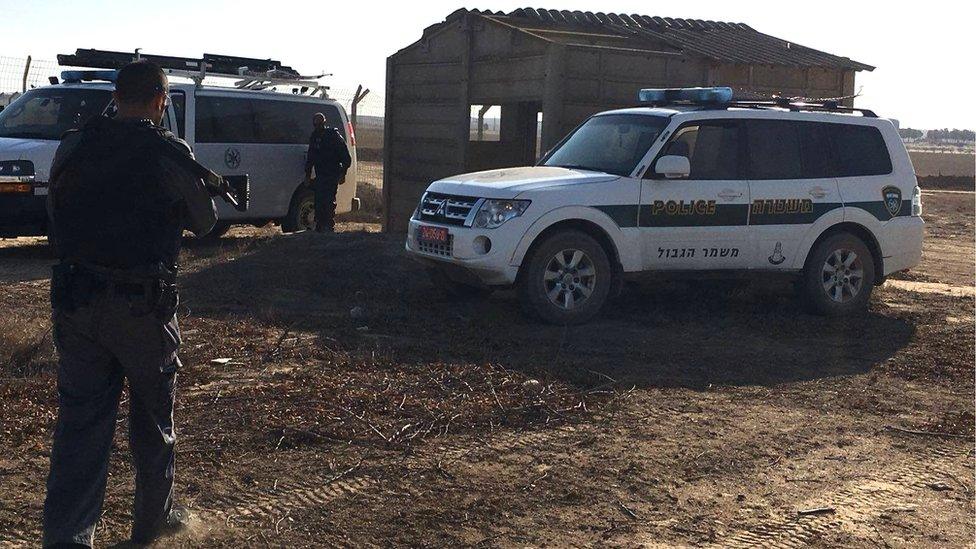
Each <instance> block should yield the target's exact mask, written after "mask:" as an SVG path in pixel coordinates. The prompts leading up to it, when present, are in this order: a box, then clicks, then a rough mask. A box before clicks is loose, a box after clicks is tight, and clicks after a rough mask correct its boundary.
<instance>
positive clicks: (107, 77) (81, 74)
mask: <svg viewBox="0 0 976 549" xmlns="http://www.w3.org/2000/svg"><path fill="white" fill-rule="evenodd" d="M118 74H119V71H116V70H102V71H64V72H62V73H61V80H63V81H65V82H68V83H78V82H91V81H94V80H101V81H104V82H115V78H116V77H117V76H118Z"/></svg>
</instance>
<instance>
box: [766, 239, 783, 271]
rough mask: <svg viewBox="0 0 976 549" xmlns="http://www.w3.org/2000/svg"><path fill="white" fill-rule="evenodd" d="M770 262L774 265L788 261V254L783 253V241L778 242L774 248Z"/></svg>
mask: <svg viewBox="0 0 976 549" xmlns="http://www.w3.org/2000/svg"><path fill="white" fill-rule="evenodd" d="M767 259H769V263H770V264H772V265H780V264H781V263H783V262H784V261H786V256H784V255H783V243H782V242H777V243H776V246H775V247H774V248H773V255H771V256H769V257H768V258H767Z"/></svg>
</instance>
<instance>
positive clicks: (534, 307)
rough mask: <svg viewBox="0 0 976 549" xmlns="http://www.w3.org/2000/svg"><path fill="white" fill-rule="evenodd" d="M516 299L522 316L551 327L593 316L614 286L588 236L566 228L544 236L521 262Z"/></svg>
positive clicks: (603, 253) (606, 261)
mask: <svg viewBox="0 0 976 549" xmlns="http://www.w3.org/2000/svg"><path fill="white" fill-rule="evenodd" d="M523 269H524V270H523V272H521V273H520V274H519V284H518V290H519V298H520V301H521V303H522V306H523V308H524V309H525V310H526V312H528V313H530V314H532V315H535V316H537V317H539V318H541V319H542V320H544V321H546V322H549V323H552V324H560V325H566V324H581V323H584V322H587V321H589V320H590V319H592V318H593V317H594V316H596V315H597V314H598V313H599V312H600V310H601V309H602V308H603V305H604V303H606V301H607V297H608V295H609V294H610V291H611V289H612V287H613V280H614V276H613V270H612V269H611V267H610V261H609V259H608V258H607V253H606V251H605V250H604V249H603V247H602V246H601V245H600V243H599V242H597V241H596V240H595V239H593V237H591V236H590V235H588V234H586V233H582V232H580V231H573V230H567V231H562V232H559V233H556V234H553V235H551V236H549V237H547V238H546V239H545V240H544V241H543V242H541V243H540V244H539V245H538V246H537V247H536V248H535V249H534V250H533V251H532V254H531V256H530V257H528V258H526V262H525V263H523Z"/></svg>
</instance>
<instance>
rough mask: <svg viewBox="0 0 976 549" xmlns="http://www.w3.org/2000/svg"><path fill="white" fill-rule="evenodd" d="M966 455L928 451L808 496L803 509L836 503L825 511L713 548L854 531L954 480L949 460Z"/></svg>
mask: <svg viewBox="0 0 976 549" xmlns="http://www.w3.org/2000/svg"><path fill="white" fill-rule="evenodd" d="M960 458H962V459H967V458H968V452H958V451H953V450H952V449H950V448H948V447H938V448H934V449H932V450H930V453H929V455H927V456H912V457H910V458H909V459H908V460H907V461H905V462H902V464H901V465H899V466H896V467H894V468H890V469H886V470H885V471H883V472H881V473H880V474H875V475H872V476H870V477H867V478H861V479H858V480H856V481H852V482H849V483H847V484H846V485H845V486H844V487H843V488H842V489H840V490H839V491H837V492H835V493H833V494H825V495H823V496H820V497H817V498H815V499H811V500H808V501H807V502H806V504H805V505H803V506H801V507H804V508H817V507H825V506H829V507H833V508H834V509H835V512H834V513H832V514H824V515H807V516H796V515H795V516H786V517H777V518H773V519H771V520H769V521H767V522H764V523H761V524H759V525H758V526H755V527H752V528H750V529H748V530H744V531H740V532H737V533H735V534H733V535H731V536H730V537H728V538H726V539H724V540H722V541H720V542H717V543H715V544H712V545H711V546H709V547H715V548H720V547H722V548H733V549H740V548H741V549H746V548H752V547H768V548H777V549H778V548H792V547H800V546H803V545H805V544H807V543H808V542H810V541H811V540H812V539H815V538H818V537H822V536H824V535H825V534H827V533H829V532H830V531H831V530H835V529H838V528H843V529H845V530H848V531H856V530H857V529H858V528H859V527H860V526H862V525H863V524H864V523H865V522H866V521H867V520H868V519H871V518H874V517H877V516H879V515H880V514H881V513H882V512H883V511H885V510H886V509H891V508H895V507H899V506H904V505H907V504H910V503H913V502H916V501H917V500H918V499H919V497H920V495H921V492H920V490H921V489H927V488H928V485H929V484H931V483H934V482H945V483H951V482H952V480H953V478H954V477H953V475H952V473H951V472H950V471H949V469H950V467H951V462H952V461H954V460H956V459H960Z"/></svg>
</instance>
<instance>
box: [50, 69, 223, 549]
mask: <svg viewBox="0 0 976 549" xmlns="http://www.w3.org/2000/svg"><path fill="white" fill-rule="evenodd" d="M168 87H169V84H168V82H167V79H166V75H165V74H164V73H163V71H162V70H161V69H160V68H159V67H158V66H156V65H154V64H152V63H147V62H137V63H133V64H130V65H127V66H126V67H124V68H123V69H122V70H120V71H119V73H118V79H117V82H116V90H115V95H114V97H115V101H116V104H117V106H118V110H117V114H116V116H115V118H107V117H96V118H95V119H93V120H92V121H91V122H89V123H88V124H86V125H85V126H84V127H83V128H82V129H81V130H79V131H75V132H69V133H68V134H65V136H64V137H63V138H62V141H61V146H60V147H59V148H58V152H57V155H56V156H55V159H54V164H53V166H52V179H51V188H50V194H49V197H48V212H49V214H50V218H51V227H52V231H51V241H52V244H53V245H54V247H55V249H56V252H57V256H58V258H59V259H60V263H59V264H58V265H57V266H55V267H54V275H53V276H52V282H51V301H52V308H53V322H54V338H55V343H56V345H57V348H58V352H59V363H58V401H59V409H58V420H57V426H56V427H55V432H54V444H53V449H52V451H51V471H50V475H49V477H48V482H47V498H46V500H45V502H44V545H45V547H90V546H91V544H92V539H93V532H94V529H95V523H96V522H97V521H98V518H99V516H100V515H101V508H102V500H103V497H104V494H105V481H106V476H107V474H108V462H109V454H110V452H111V449H112V438H113V433H114V431H115V422H116V416H117V414H118V405H119V399H120V395H121V392H122V383H123V380H124V379H126V380H128V384H129V442H130V447H131V451H132V459H133V462H134V465H135V469H136V483H135V490H136V491H135V502H134V506H133V526H132V541H133V542H135V543H149V542H151V541H152V540H154V539H156V538H157V537H159V536H161V535H164V534H166V533H169V532H171V531H173V530H178V529H180V528H181V527H182V526H185V523H186V520H187V516H186V510H185V508H182V507H180V506H178V505H174V503H173V472H174V444H175V442H176V434H175V431H174V426H173V397H174V388H175V384H176V370H177V369H178V367H179V365H180V363H179V360H178V359H177V356H176V353H177V348H178V347H179V344H180V334H179V328H178V327H177V323H176V316H175V311H176V304H177V296H176V287H175V275H176V265H177V258H178V256H179V252H180V245H181V239H182V233H183V230H184V229H188V230H190V231H192V232H193V233H195V234H197V235H203V234H206V233H207V232H208V231H209V230H210V229H211V228H212V227H213V225H214V222H215V221H216V209H215V208H214V203H213V199H212V198H211V192H210V191H209V190H208V188H207V187H206V186H205V185H204V184H203V182H202V181H201V180H200V179H197V178H196V177H194V176H193V175H192V173H191V172H190V171H188V170H187V169H186V168H185V165H184V164H185V162H184V163H183V164H181V163H180V162H178V161H176V160H177V159H179V160H184V161H185V160H186V157H191V156H192V153H191V151H190V147H189V146H188V145H187V144H186V143H185V142H183V141H182V140H180V139H178V138H176V137H175V136H174V135H173V134H172V133H170V132H168V131H166V130H164V129H163V128H161V127H159V126H158V125H157V124H159V123H160V121H161V119H162V115H163V113H164V112H165V110H166V105H167V98H168ZM167 147H169V148H170V149H169V150H168V152H169V153H170V154H169V155H167V154H163V152H165V151H167V149H166V148H167ZM174 148H175V149H177V150H176V157H174V156H173V154H172V153H173V150H172V149H174ZM183 155H185V156H183Z"/></svg>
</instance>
